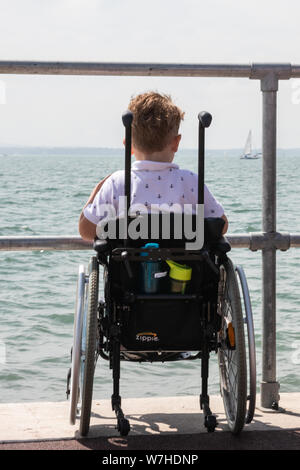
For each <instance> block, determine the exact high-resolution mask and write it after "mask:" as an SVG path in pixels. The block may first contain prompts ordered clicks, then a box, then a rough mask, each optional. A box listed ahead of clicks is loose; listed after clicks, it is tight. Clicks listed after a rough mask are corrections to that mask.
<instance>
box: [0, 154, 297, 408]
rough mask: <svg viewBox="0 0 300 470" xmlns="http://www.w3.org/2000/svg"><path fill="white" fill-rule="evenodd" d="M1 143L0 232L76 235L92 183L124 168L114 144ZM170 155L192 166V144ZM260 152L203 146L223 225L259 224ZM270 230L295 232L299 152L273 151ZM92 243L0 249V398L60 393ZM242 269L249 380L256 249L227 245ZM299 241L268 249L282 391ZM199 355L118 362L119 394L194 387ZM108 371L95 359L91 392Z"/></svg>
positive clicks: (293, 335)
mask: <svg viewBox="0 0 300 470" xmlns="http://www.w3.org/2000/svg"><path fill="white" fill-rule="evenodd" d="M3 153H4V154H2V155H1V149H0V235H2V236H24V237H26V236H33V235H35V236H47V235H51V236H55V235H57V236H58V235H71V236H76V235H78V228H77V227H78V218H79V215H80V212H81V209H82V207H83V206H84V204H85V203H86V201H87V199H88V197H89V195H90V193H91V191H92V189H93V188H94V187H95V185H96V184H97V183H98V182H99V181H100V180H101V179H102V178H103V177H104V176H105V175H107V174H108V173H112V172H113V171H115V170H117V169H121V168H123V165H124V159H123V151H121V150H113V149H106V150H105V149H99V150H91V149H58V150H57V149H48V150H47V149H46V150H45V149H31V150H28V149H27V150H26V149H20V148H18V149H6V150H5V152H3ZM175 162H176V163H178V164H179V165H180V166H181V167H182V168H188V169H191V170H193V171H196V170H197V151H192V150H190V151H184V150H182V151H181V152H179V153H178V155H177V156H176V158H175ZM261 163H262V162H261V160H260V159H259V160H252V161H250V160H240V159H239V153H238V152H236V151H210V152H208V153H207V158H206V168H205V172H206V178H205V179H206V184H207V185H208V187H209V189H210V190H211V191H212V192H213V194H214V195H215V196H216V197H217V199H219V201H220V202H221V203H222V204H223V206H224V208H225V212H226V215H227V216H228V219H229V232H228V233H230V234H234V233H241V232H255V231H260V230H261V227H262V223H261V208H262V197H261V187H262V176H261V174H262V172H261V167H262V164H261ZM277 166H278V171H277V229H278V231H288V232H300V222H299V216H300V191H299V187H300V184H299V181H300V151H299V150H298V151H292V150H291V151H285V152H284V151H281V152H279V153H278V164H277ZM92 255H93V251H92V250H91V251H89V250H88V251H46V250H40V251H32V252H30V251H7V252H0V401H1V402H22V401H60V400H64V399H65V398H66V394H65V390H66V377H67V372H68V368H69V367H70V350H71V347H72V340H73V318H74V310H75V296H76V282H77V273H78V266H79V264H81V263H83V264H85V265H86V266H87V264H88V261H89V258H90V257H91V256H92ZM230 257H231V259H232V260H233V261H234V263H236V264H240V265H242V266H243V268H244V271H245V273H246V275H247V279H248V283H249V289H250V293H251V301H252V307H253V314H254V325H255V338H256V349H257V372H258V374H257V375H258V376H257V379H258V384H259V382H260V381H261V355H262V350H261V348H262V308H261V295H262V289H261V284H262V281H261V277H262V270H261V252H251V251H250V250H248V249H235V248H234V249H232V251H231V253H230ZM299 325H300V249H297V248H292V249H290V250H288V251H287V252H278V253H277V379H278V381H279V382H280V390H281V391H282V392H296V391H299V388H300V326H299ZM200 384H201V368H200V361H198V360H196V361H192V362H184V361H179V362H173V363H172V362H171V363H165V364H158V363H156V364H155V363H154V364H139V363H125V362H122V366H121V395H122V396H124V397H147V396H162V395H165V396H174V395H195V394H199V393H200ZM218 392H219V372H218V365H217V357H216V355H215V353H212V354H211V360H210V377H209V393H211V394H213V393H218ZM111 394H112V375H111V371H110V370H109V367H108V363H107V362H106V361H105V360H104V359H101V358H100V359H99V361H98V364H97V368H96V373H95V385H94V397H95V398H107V399H108V398H110V396H111Z"/></svg>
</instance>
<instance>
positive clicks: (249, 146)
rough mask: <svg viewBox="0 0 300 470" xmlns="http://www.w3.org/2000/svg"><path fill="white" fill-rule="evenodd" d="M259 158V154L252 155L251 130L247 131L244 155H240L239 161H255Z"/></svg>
mask: <svg viewBox="0 0 300 470" xmlns="http://www.w3.org/2000/svg"><path fill="white" fill-rule="evenodd" d="M260 156H261V153H260V152H257V153H252V132H251V130H250V131H249V134H248V137H247V140H246V144H245V148H244V153H243V155H241V157H240V158H241V159H243V160H256V159H257V158H259V157H260Z"/></svg>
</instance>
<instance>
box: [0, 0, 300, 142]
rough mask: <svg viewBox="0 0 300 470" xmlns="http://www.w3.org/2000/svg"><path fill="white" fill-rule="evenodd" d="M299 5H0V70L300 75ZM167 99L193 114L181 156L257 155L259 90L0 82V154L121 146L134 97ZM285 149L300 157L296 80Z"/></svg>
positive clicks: (255, 84)
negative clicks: (17, 63) (240, 67)
mask: <svg viewBox="0 0 300 470" xmlns="http://www.w3.org/2000/svg"><path fill="white" fill-rule="evenodd" d="M299 20H300V2H299V1H298V0H251V1H250V0H249V1H248V0H243V1H241V0H207V1H203V0H181V1H179V0H151V2H149V1H145V0H0V60H35V61H38V60H41V61H80V62H81V61H83V62H85V61H93V62H97V61H98V62H161V63H162V62H166V63H172V62H173V63H195V64H196V63H198V64H200V63H241V64H250V63H253V62H290V63H292V64H295V65H299V64H300V48H299V44H300V28H299ZM148 90H156V91H159V92H163V93H168V94H170V95H171V96H172V98H173V101H174V102H175V103H176V104H177V105H178V106H180V107H181V109H183V110H184V111H185V120H184V122H183V124H182V127H181V133H182V141H181V147H182V148H196V147H197V126H198V120H197V115H198V113H199V112H200V111H202V110H207V111H209V112H210V113H211V114H212V116H213V122H212V125H211V127H210V128H209V130H208V131H207V137H206V142H207V147H208V148H214V149H220V148H240V147H243V146H244V144H245V141H246V137H247V134H248V131H249V130H250V129H252V134H253V145H254V147H257V148H260V147H261V120H262V109H261V108H262V96H261V92H260V83H259V81H257V80H249V79H247V78H243V79H235V78H234V79H232V78H189V77H183V78H176V77H170V78H169V77H101V76H97V77H95V76H94V77H83V76H46V75H45V76H33V75H2V76H0V144H2V145H5V144H11V145H30V146H31V145H34V146H35V145H36V146H43V145H44V146H89V147H93V146H96V147H122V139H123V134H124V129H123V126H122V122H121V115H122V112H123V111H124V110H125V109H126V108H127V105H128V102H129V100H130V98H131V96H133V95H136V94H138V93H141V92H144V91H148ZM277 144H278V147H281V148H291V147H300V80H299V79H292V80H286V81H281V82H280V84H279V93H278V137H277Z"/></svg>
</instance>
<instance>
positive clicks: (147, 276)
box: [141, 243, 164, 294]
mask: <svg viewBox="0 0 300 470" xmlns="http://www.w3.org/2000/svg"><path fill="white" fill-rule="evenodd" d="M142 248H159V244H158V243H146V245H145V246H143V247H142ZM147 254H148V253H146V252H142V253H141V256H147ZM161 271H162V263H161V261H151V260H147V261H143V262H142V263H141V290H142V292H143V293H144V294H157V293H158V292H159V286H160V280H161V277H162V275H163V274H164V273H162V272H161Z"/></svg>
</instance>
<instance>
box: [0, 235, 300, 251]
mask: <svg viewBox="0 0 300 470" xmlns="http://www.w3.org/2000/svg"><path fill="white" fill-rule="evenodd" d="M226 239H227V240H228V242H229V243H230V245H231V246H232V248H250V249H257V250H260V249H262V248H264V247H269V244H270V241H269V240H268V234H266V233H264V232H253V233H237V234H231V235H230V234H229V235H226ZM257 239H259V244H258V245H257V248H256V246H255V245H254V246H253V240H255V241H257ZM270 239H272V237H270ZM281 239H282V240H286V242H287V244H286V249H288V248H289V247H290V248H300V234H299V233H291V234H289V233H286V232H285V234H284V235H282V234H281ZM92 248H93V244H92V243H91V242H87V241H85V240H82V238H80V237H79V236H53V237H39V236H32V237H22V236H9V237H5V236H1V237H0V251H35V250H47V251H48V250H91V249H92Z"/></svg>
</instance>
